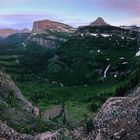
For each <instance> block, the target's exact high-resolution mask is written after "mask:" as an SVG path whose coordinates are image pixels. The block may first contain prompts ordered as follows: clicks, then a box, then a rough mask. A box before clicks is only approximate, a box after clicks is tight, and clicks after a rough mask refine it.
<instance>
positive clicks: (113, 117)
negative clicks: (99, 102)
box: [88, 86, 140, 140]
mask: <svg viewBox="0 0 140 140" xmlns="http://www.w3.org/2000/svg"><path fill="white" fill-rule="evenodd" d="M139 101H140V86H138V87H137V88H136V89H135V90H133V91H131V92H130V95H129V96H127V97H112V98H109V99H108V100H107V101H106V103H105V104H104V105H103V106H102V108H101V109H100V111H99V113H98V114H97V116H96V117H95V119H94V121H93V126H94V130H93V134H92V136H89V138H88V139H95V140H139V139H140V102H139Z"/></svg>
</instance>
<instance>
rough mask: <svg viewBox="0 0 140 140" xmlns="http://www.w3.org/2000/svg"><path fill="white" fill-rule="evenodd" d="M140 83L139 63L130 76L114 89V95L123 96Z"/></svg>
mask: <svg viewBox="0 0 140 140" xmlns="http://www.w3.org/2000/svg"><path fill="white" fill-rule="evenodd" d="M139 83H140V65H139V66H138V68H137V69H136V70H135V71H134V72H133V73H132V74H131V75H130V78H129V79H128V80H127V81H126V82H123V83H121V84H120V85H119V86H118V87H117V88H116V91H115V96H125V95H126V94H127V92H128V91H130V90H132V89H133V88H134V87H136V86H137V85H138V84H139Z"/></svg>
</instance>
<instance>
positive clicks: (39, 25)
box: [32, 19, 72, 33]
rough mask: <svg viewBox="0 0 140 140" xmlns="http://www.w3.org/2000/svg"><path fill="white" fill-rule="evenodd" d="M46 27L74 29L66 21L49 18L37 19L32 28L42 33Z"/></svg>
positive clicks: (63, 29)
mask: <svg viewBox="0 0 140 140" xmlns="http://www.w3.org/2000/svg"><path fill="white" fill-rule="evenodd" d="M45 29H52V30H61V31H68V30H70V29H72V27H71V26H69V25H67V24H64V23H60V22H56V21H51V20H47V19H46V20H40V21H35V22H34V23H33V29H32V32H33V33H42V32H44V30H45Z"/></svg>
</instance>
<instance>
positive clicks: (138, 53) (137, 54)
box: [135, 48, 140, 56]
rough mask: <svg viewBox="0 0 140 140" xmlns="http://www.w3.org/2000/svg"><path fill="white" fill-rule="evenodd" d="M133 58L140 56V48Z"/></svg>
mask: <svg viewBox="0 0 140 140" xmlns="http://www.w3.org/2000/svg"><path fill="white" fill-rule="evenodd" d="M135 56H140V48H139V51H138V52H137V53H136V55H135Z"/></svg>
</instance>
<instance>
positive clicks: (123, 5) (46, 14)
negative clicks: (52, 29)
mask: <svg viewBox="0 0 140 140" xmlns="http://www.w3.org/2000/svg"><path fill="white" fill-rule="evenodd" d="M0 13H1V14H0V28H1V29H4V28H13V29H22V28H29V29H31V28H32V24H33V22H34V21H36V20H42V19H49V20H55V21H59V22H63V23H66V24H69V25H71V26H73V27H78V26H80V25H86V24H89V23H90V22H92V21H94V20H95V19H96V18H97V17H103V18H104V20H105V21H106V22H107V23H109V24H111V25H115V26H120V25H138V26H139V25H140V16H139V15H140V1H139V0H133V1H132V0H123V1H122V0H117V1H112V0H77V1H75V0H53V1H52V0H40V1H36V2H35V1H34V0H20V1H19V0H13V1H12V2H11V1H10V0H5V1H3V2H2V4H1V5H0Z"/></svg>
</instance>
